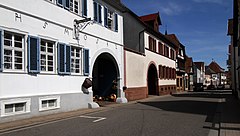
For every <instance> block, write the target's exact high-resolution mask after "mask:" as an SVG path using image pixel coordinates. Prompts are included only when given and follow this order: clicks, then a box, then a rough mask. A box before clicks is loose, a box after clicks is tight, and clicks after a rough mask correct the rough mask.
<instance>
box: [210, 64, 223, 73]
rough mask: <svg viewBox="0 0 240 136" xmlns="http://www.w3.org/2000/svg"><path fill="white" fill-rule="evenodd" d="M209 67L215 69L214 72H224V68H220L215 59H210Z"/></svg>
mask: <svg viewBox="0 0 240 136" xmlns="http://www.w3.org/2000/svg"><path fill="white" fill-rule="evenodd" d="M209 68H211V69H212V70H213V71H215V72H216V73H224V69H223V68H221V67H220V66H219V65H218V64H217V63H216V62H215V61H212V62H211V63H210V64H209Z"/></svg>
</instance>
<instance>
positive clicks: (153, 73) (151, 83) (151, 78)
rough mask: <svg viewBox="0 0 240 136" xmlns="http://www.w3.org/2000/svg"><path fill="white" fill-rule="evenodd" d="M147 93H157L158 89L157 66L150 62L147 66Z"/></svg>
mask: <svg viewBox="0 0 240 136" xmlns="http://www.w3.org/2000/svg"><path fill="white" fill-rule="evenodd" d="M147 79H148V94H149V95H157V89H158V74H157V68H156V67H155V66H154V65H153V64H151V65H150V66H149V68H148V77H147Z"/></svg>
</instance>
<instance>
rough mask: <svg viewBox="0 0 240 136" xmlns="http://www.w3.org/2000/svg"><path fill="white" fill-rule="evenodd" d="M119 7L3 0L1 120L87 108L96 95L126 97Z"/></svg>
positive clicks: (69, 0) (87, 0) (74, 0)
mask: <svg viewBox="0 0 240 136" xmlns="http://www.w3.org/2000/svg"><path fill="white" fill-rule="evenodd" d="M120 9H121V8H120V7H119V6H118V4H117V3H115V4H114V2H112V1H105V0H104V1H101V0H98V1H93V0H34V1H33V0H21V1H17V0H11V1H10V0H1V1H0V13H1V19H0V34H1V36H0V39H1V40H0V41H1V42H0V49H1V50H0V57H1V59H0V60H1V61H0V64H1V65H0V70H1V72H0V104H1V112H0V118H1V122H4V121H11V120H15V119H21V118H27V117H32V116H38V115H44V114H51V113H56V112H65V111H71V110H76V109H80V108H88V106H89V105H90V106H91V104H92V102H93V99H92V96H93V94H97V95H107V94H109V93H117V96H118V101H119V102H126V99H125V96H124V93H123V91H122V87H123V84H124V78H123V73H124V71H123V70H124V66H123V51H124V50H123V17H122V15H121V10H120ZM86 18H91V21H88V20H86V21H88V22H81V21H79V20H83V19H86ZM74 20H78V21H74ZM74 25H75V26H74ZM109 73H111V74H109ZM88 77H90V78H92V80H93V87H90V88H88V89H86V88H84V87H82V84H83V82H84V80H85V79H86V78H88ZM113 80H117V81H118V88H119V89H118V91H117V92H113V90H111V89H109V86H111V84H112V81H113Z"/></svg>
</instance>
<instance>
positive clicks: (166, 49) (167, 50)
mask: <svg viewBox="0 0 240 136" xmlns="http://www.w3.org/2000/svg"><path fill="white" fill-rule="evenodd" d="M165 56H166V57H169V47H167V46H165Z"/></svg>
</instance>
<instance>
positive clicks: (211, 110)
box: [0, 90, 225, 136]
mask: <svg viewBox="0 0 240 136" xmlns="http://www.w3.org/2000/svg"><path fill="white" fill-rule="evenodd" d="M224 93H225V92H221V91H216V90H215V91H206V92H198V93H196V92H192V93H186V94H175V95H172V96H163V97H158V98H156V99H152V100H149V101H144V102H138V103H136V104H127V105H125V106H121V107H115V108H110V109H109V110H107V111H102V112H97V113H92V114H88V115H84V116H79V117H75V118H71V119H66V120H60V121H55V122H50V123H46V124H41V125H38V126H33V127H29V128H24V129H19V130H14V131H11V132H5V133H2V134H0V135H1V136H208V135H209V132H210V129H211V128H212V127H213V126H214V124H215V123H216V121H217V120H216V117H217V116H216V114H215V113H216V111H217V109H218V107H219V102H220V101H221V99H222V98H224ZM213 122H214V123H213Z"/></svg>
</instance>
